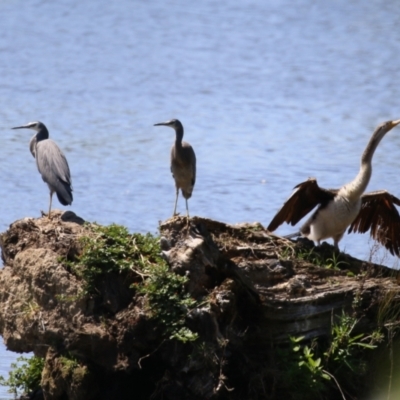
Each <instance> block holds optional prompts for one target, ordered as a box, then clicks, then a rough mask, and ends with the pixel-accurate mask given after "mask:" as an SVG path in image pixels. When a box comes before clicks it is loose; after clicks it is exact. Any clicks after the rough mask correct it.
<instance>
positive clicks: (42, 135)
mask: <svg viewBox="0 0 400 400" xmlns="http://www.w3.org/2000/svg"><path fill="white" fill-rule="evenodd" d="M48 138H49V131H48V130H47V128H46V127H42V128H41V129H40V130H39V131H38V132H37V133H35V134H34V135H33V136H32V138H31V140H30V142H29V150H30V151H31V153H32V155H33V157H35V158H36V145H37V144H38V143H39V142H40V141H41V140H45V139H48Z"/></svg>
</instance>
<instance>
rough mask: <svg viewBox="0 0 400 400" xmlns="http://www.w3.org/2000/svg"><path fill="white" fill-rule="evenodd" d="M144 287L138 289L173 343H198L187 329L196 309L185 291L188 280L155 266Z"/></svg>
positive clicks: (166, 268)
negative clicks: (189, 318) (189, 316)
mask: <svg viewBox="0 0 400 400" xmlns="http://www.w3.org/2000/svg"><path fill="white" fill-rule="evenodd" d="M147 272H149V274H148V277H147V278H146V279H145V280H144V281H143V283H141V284H139V285H136V287H137V289H138V291H139V292H140V293H142V294H145V295H146V296H147V300H148V308H149V311H150V313H151V315H152V317H153V318H155V319H156V320H157V321H158V322H160V323H161V324H162V325H163V326H164V328H165V333H166V334H167V335H169V338H170V339H178V340H180V341H182V342H188V341H194V340H196V339H197V338H198V335H197V334H196V333H194V332H192V331H191V330H190V329H188V328H187V327H186V326H185V319H186V316H187V315H188V314H189V312H190V310H191V309H192V308H194V307H195V306H196V301H195V300H194V299H192V298H191V297H190V296H189V295H188V294H187V293H186V292H185V289H184V285H185V283H186V282H187V278H186V277H184V276H180V275H177V274H175V273H173V272H171V271H169V269H168V266H167V265H157V266H153V267H152V268H151V269H150V270H148V271H147Z"/></svg>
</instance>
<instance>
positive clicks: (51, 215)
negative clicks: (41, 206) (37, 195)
mask: <svg viewBox="0 0 400 400" xmlns="http://www.w3.org/2000/svg"><path fill="white" fill-rule="evenodd" d="M40 213H41V214H42V218H43V217H47V218H48V219H50V220H51V219H53V214H49V213H46V212H44V211H43V210H40Z"/></svg>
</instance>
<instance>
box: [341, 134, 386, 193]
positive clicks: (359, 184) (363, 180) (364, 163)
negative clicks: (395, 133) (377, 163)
mask: <svg viewBox="0 0 400 400" xmlns="http://www.w3.org/2000/svg"><path fill="white" fill-rule="evenodd" d="M387 132H388V130H386V129H382V127H378V128H377V129H376V130H375V132H374V133H373V134H372V136H371V139H370V140H369V142H368V144H367V147H366V148H365V150H364V152H363V154H362V156H361V165H360V171H359V172H358V174H357V176H356V177H355V178H354V180H353V181H352V182H350V183H348V184H347V185H346V186H344V190H345V192H346V197H348V198H349V199H351V200H358V199H359V198H360V197H361V195H362V194H363V193H364V192H365V190H366V189H367V186H368V183H369V180H370V179H371V175H372V157H373V155H374V153H375V150H376V148H377V147H378V144H379V143H380V141H381V140H382V138H383V137H384V136H385V134H386V133H387Z"/></svg>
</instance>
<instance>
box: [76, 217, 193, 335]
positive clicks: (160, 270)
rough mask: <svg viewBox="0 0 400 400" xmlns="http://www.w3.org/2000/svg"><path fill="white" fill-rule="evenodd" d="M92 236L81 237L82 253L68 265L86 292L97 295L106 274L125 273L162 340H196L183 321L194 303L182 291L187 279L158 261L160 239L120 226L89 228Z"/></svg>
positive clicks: (162, 260) (160, 259) (93, 226)
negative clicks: (160, 331)
mask: <svg viewBox="0 0 400 400" xmlns="http://www.w3.org/2000/svg"><path fill="white" fill-rule="evenodd" d="M89 227H90V229H91V231H92V234H90V235H89V236H86V237H83V238H82V239H81V241H82V247H83V251H82V254H81V256H80V257H79V259H78V260H77V262H75V263H71V262H69V263H68V265H69V266H70V267H71V269H72V270H73V271H75V272H76V274H77V275H78V276H80V277H81V278H82V279H83V280H84V281H85V282H86V285H85V292H86V293H87V294H92V295H95V294H96V283H97V282H98V280H99V279H104V276H105V275H107V274H112V273H114V274H121V273H125V274H127V275H128V276H129V275H130V276H131V279H130V280H128V281H127V282H128V284H129V282H131V283H130V284H131V287H132V288H134V289H136V291H137V292H138V293H141V294H143V295H146V299H147V310H148V313H149V316H150V317H151V318H154V319H155V320H156V321H157V322H158V323H159V324H160V325H161V326H162V327H163V329H164V332H165V337H166V338H169V339H177V340H180V341H182V342H187V341H193V340H196V339H197V334H195V333H193V332H192V331H191V330H190V329H189V328H187V327H186V326H185V318H186V316H187V315H188V313H189V312H190V310H191V309H192V308H193V307H195V305H196V301H195V300H194V299H192V298H191V297H190V296H189V295H188V294H187V293H186V291H185V287H184V286H185V283H186V282H187V278H186V277H183V276H180V275H177V274H175V273H173V272H171V271H170V270H169V267H168V265H167V263H166V262H165V261H164V259H163V258H162V257H161V248H160V245H159V238H158V237H155V236H153V235H151V234H150V233H148V234H146V235H141V234H138V233H134V234H130V233H129V232H128V230H127V229H126V228H125V227H123V226H120V225H115V224H112V225H109V226H99V225H95V224H92V225H89Z"/></svg>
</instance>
